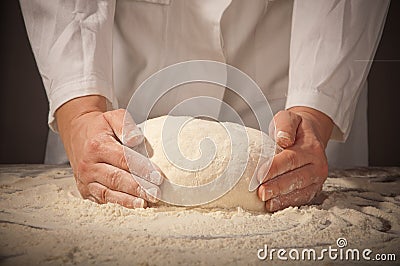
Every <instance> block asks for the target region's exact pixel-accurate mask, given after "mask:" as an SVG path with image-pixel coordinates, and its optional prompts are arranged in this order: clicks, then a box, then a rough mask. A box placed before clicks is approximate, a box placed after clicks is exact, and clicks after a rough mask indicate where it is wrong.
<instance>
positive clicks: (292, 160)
mask: <svg viewBox="0 0 400 266" xmlns="http://www.w3.org/2000/svg"><path fill="white" fill-rule="evenodd" d="M286 158H287V160H288V163H289V165H290V167H291V168H292V169H293V168H296V165H297V154H296V153H295V152H289V153H287V157H286Z"/></svg>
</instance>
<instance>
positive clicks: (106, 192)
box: [99, 187, 110, 203]
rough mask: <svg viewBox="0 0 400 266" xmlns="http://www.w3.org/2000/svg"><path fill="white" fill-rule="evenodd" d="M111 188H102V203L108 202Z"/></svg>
mask: <svg viewBox="0 0 400 266" xmlns="http://www.w3.org/2000/svg"><path fill="white" fill-rule="evenodd" d="M109 194H110V190H109V189H107V188H106V187H102V188H100V195H99V197H100V199H99V200H100V203H106V202H107V200H108V198H109Z"/></svg>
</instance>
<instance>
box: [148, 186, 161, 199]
mask: <svg viewBox="0 0 400 266" xmlns="http://www.w3.org/2000/svg"><path fill="white" fill-rule="evenodd" d="M146 191H147V196H148V199H149V201H151V202H157V201H158V198H159V197H160V192H159V190H158V189H157V188H154V187H152V188H149V189H147V190H146Z"/></svg>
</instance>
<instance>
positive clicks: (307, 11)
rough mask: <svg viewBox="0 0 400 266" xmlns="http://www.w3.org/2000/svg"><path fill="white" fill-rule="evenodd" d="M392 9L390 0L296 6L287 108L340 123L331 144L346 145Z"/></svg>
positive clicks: (316, 1) (329, 0)
mask: <svg viewBox="0 0 400 266" xmlns="http://www.w3.org/2000/svg"><path fill="white" fill-rule="evenodd" d="M388 7H389V0H380V1H376V0H324V1H319V0H314V1H313V0H308V1H298V0H297V1H296V0H295V2H294V7H293V17H292V34H291V43H290V70H289V88H288V95H287V102H286V108H290V107H293V106H308V107H311V108H314V109H317V110H319V111H321V112H323V113H325V114H326V115H328V116H329V117H330V118H331V119H332V120H333V122H334V123H335V127H334V130H333V133H332V136H331V138H332V139H336V140H340V141H344V140H346V138H347V137H348V135H349V133H350V129H351V124H352V121H353V116H354V112H355V108H356V104H357V100H358V96H359V94H360V90H361V88H362V85H363V84H364V82H365V81H366V78H367V75H368V72H369V69H370V67H371V63H372V59H373V57H374V54H375V51H376V48H377V46H378V42H379V39H380V37H381V34H382V30H383V26H384V21H385V19H386V14H387V10H388Z"/></svg>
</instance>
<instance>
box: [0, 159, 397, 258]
mask: <svg viewBox="0 0 400 266" xmlns="http://www.w3.org/2000/svg"><path fill="white" fill-rule="evenodd" d="M399 175H400V169H399V168H380V169H358V170H349V171H336V172H332V173H331V175H330V176H332V177H331V178H328V180H327V182H326V183H325V186H324V192H323V194H322V195H321V197H320V198H318V199H316V201H315V202H314V204H315V205H310V206H304V207H301V208H287V209H285V210H283V211H279V212H276V213H274V214H265V213H262V212H250V211H245V210H243V209H241V208H232V209H216V208H215V209H201V208H180V207H167V206H162V207H157V208H148V209H137V210H130V209H126V208H123V207H121V206H118V205H115V204H105V205H97V204H95V203H92V202H90V201H87V200H82V199H81V198H80V197H79V194H78V191H77V190H76V188H75V183H74V179H73V177H72V172H71V169H70V168H68V167H58V168H57V167H52V166H41V165H38V166H1V167H0V198H1V200H0V263H1V264H2V265H28V264H29V265H47V264H49V265H59V264H78V265H88V264H95V265H110V264H112V265H118V264H119V265H132V264H143V265H166V264H167V265H168V264H170V265H177V264H200V265H210V264H211V265H227V264H239V265H242V264H243V265H254V264H256V263H259V262H260V261H259V260H258V258H257V250H258V249H260V248H263V247H264V244H267V245H268V247H270V248H288V249H289V248H299V249H301V248H310V247H314V248H315V249H317V250H318V249H321V248H327V247H328V246H329V245H332V246H333V247H336V239H337V238H339V237H345V238H346V239H347V242H348V247H349V248H360V249H362V248H370V249H372V250H373V252H374V253H378V252H380V253H395V254H396V256H397V260H399V258H400V252H399V247H400V179H399ZM276 262H277V259H276V258H275V263H276ZM263 263H265V264H267V263H269V264H270V263H271V262H270V261H264V262H263ZM284 263H285V265H287V264H289V265H298V264H300V263H299V261H286V262H284ZM317 263H318V264H321V262H317ZM324 263H325V264H327V265H331V264H332V263H333V262H332V261H329V260H326V261H324V262H323V263H322V264H324ZM360 263H361V264H362V265H363V264H365V261H364V262H363V261H361V262H360ZM304 264H306V265H309V264H310V262H308V261H306V262H304ZM385 265H390V263H385Z"/></svg>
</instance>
